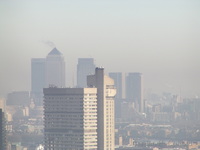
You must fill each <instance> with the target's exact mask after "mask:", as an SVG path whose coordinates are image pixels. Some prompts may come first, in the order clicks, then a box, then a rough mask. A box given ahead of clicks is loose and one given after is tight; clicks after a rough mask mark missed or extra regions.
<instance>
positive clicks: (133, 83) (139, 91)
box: [126, 72, 144, 113]
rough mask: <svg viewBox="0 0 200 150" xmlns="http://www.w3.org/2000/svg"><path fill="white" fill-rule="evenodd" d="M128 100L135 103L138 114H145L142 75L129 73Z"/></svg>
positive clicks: (127, 79) (127, 78)
mask: <svg viewBox="0 0 200 150" xmlns="http://www.w3.org/2000/svg"><path fill="white" fill-rule="evenodd" d="M126 99H127V100H128V101H129V102H134V107H135V108H136V110H137V111H138V112H141V113H142V112H144V100H143V77H142V74H141V73H138V72H135V73H129V74H128V76H127V77H126Z"/></svg>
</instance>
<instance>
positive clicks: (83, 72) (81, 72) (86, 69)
mask: <svg viewBox="0 0 200 150" xmlns="http://www.w3.org/2000/svg"><path fill="white" fill-rule="evenodd" d="M94 72H95V64H94V59H93V58H79V59H78V64H77V87H87V76H88V75H91V74H94Z"/></svg>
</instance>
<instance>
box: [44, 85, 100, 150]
mask: <svg viewBox="0 0 200 150" xmlns="http://www.w3.org/2000/svg"><path fill="white" fill-rule="evenodd" d="M44 137H45V140H44V148H45V150H96V149H97V89H96V88H55V87H54V88H45V89H44Z"/></svg>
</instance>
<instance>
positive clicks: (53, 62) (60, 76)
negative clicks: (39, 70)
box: [46, 48, 65, 87]
mask: <svg viewBox="0 0 200 150" xmlns="http://www.w3.org/2000/svg"><path fill="white" fill-rule="evenodd" d="M49 86H56V87H65V61H64V56H63V54H62V53H61V52H60V51H59V50H58V49H57V48H54V49H52V50H51V52H49V54H48V55H47V57H46V87H49Z"/></svg>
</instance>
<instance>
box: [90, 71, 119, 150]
mask: <svg viewBox="0 0 200 150" xmlns="http://www.w3.org/2000/svg"><path fill="white" fill-rule="evenodd" d="M87 84H88V87H95V88H97V95H98V96H97V139H98V150H114V149H115V142H114V141H115V121H114V112H115V111H114V108H115V107H114V106H115V104H114V96H115V95H116V89H115V87H114V81H113V79H111V78H110V77H108V76H106V75H104V68H96V69H95V74H94V75H89V76H88V77H87Z"/></svg>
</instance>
